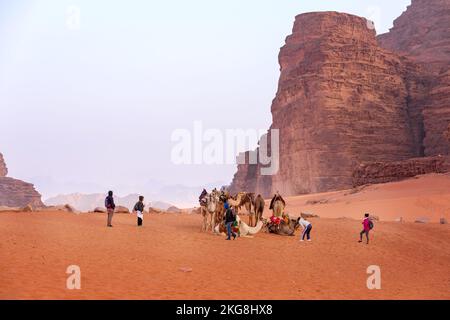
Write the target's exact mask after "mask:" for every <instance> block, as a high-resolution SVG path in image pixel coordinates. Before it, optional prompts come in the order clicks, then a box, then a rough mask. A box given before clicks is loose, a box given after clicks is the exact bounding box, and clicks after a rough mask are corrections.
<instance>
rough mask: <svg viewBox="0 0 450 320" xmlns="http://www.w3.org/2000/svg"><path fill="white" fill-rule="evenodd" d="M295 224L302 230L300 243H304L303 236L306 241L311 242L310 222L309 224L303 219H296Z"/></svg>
mask: <svg viewBox="0 0 450 320" xmlns="http://www.w3.org/2000/svg"><path fill="white" fill-rule="evenodd" d="M297 224H298V225H300V226H301V227H302V228H303V232H302V235H301V238H300V241H305V236H306V238H307V239H308V241H311V235H310V234H311V229H312V224H311V222H309V221H307V220H305V219H303V218H298V220H297Z"/></svg>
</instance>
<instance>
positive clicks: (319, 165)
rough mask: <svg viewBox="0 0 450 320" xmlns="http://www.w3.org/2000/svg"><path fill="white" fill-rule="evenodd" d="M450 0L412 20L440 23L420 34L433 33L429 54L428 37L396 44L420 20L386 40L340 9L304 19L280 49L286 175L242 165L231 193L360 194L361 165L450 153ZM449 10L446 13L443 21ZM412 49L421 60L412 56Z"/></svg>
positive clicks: (277, 117) (277, 109)
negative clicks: (356, 177) (447, 136)
mask: <svg viewBox="0 0 450 320" xmlns="http://www.w3.org/2000/svg"><path fill="white" fill-rule="evenodd" d="M449 1H450V0H446V1H438V0H431V1H429V3H430V5H431V6H435V8H433V9H430V8H429V7H427V6H425V5H424V3H425V2H427V3H428V1H423V0H415V1H413V5H412V6H410V8H409V9H408V11H407V13H405V14H404V15H406V16H408V15H411V16H412V17H414V19H415V21H414V23H417V24H419V25H420V24H421V22H420V19H425V20H427V19H428V17H429V16H432V17H435V20H434V21H435V23H436V24H437V26H438V27H437V28H438V29H440V31H435V30H434V29H433V27H432V25H430V26H428V27H427V28H428V29H427V30H428V32H426V33H425V34H423V35H422V36H421V37H420V38H422V39H424V37H425V38H426V37H427V36H429V39H428V38H426V39H424V41H426V45H424V46H423V50H424V53H423V54H422V53H421V50H419V49H418V47H417V44H418V43H420V39H419V38H417V39H416V40H414V41H412V42H411V43H410V44H408V43H407V42H406V41H400V42H399V44H396V43H397V42H396V40H395V39H396V38H397V37H398V36H396V35H395V33H396V32H397V30H400V31H402V32H404V33H405V34H406V35H408V34H410V33H411V32H412V31H408V30H407V24H408V20H409V19H410V18H402V17H401V18H399V19H398V20H397V21H396V23H395V27H394V28H393V30H392V31H391V34H388V35H383V36H381V37H380V38H379V39H378V41H377V38H376V35H375V32H374V31H373V30H372V29H370V28H368V27H367V25H368V24H367V21H366V20H365V19H364V18H360V17H356V16H353V15H348V14H341V13H336V12H321V13H308V14H302V15H299V16H297V17H296V20H295V24H294V28H293V32H292V35H290V36H289V37H288V38H287V39H286V45H285V46H284V47H283V48H282V49H281V52H280V56H279V61H280V66H281V75H280V80H279V87H278V92H277V95H276V97H275V99H274V101H273V104H272V116H273V124H272V126H271V128H272V129H279V130H280V170H279V172H278V173H277V174H276V175H273V176H261V175H260V168H261V166H260V165H249V164H244V165H239V166H238V171H237V173H236V175H235V177H234V179H233V182H232V184H231V186H230V188H229V189H230V191H232V192H236V191H241V190H246V191H254V192H258V193H262V194H263V195H264V196H269V195H270V194H271V193H273V192H275V191H277V190H278V191H280V192H281V193H282V194H285V195H296V194H303V193H313V192H323V191H329V190H336V189H343V188H350V187H351V186H352V185H353V182H352V180H353V178H352V177H353V173H354V170H355V168H358V166H359V165H360V164H361V163H366V162H393V161H402V160H407V159H410V158H415V157H421V156H424V155H436V154H440V153H442V154H448V142H447V141H445V140H444V135H443V133H444V131H445V129H447V127H448V123H449V122H450V119H449V117H448V116H449V115H450V112H448V110H447V108H449V107H450V104H449V103H448V102H449V100H448V99H449V96H450V95H449V91H448V90H449V86H448V72H443V70H445V64H446V62H449V61H450V59H448V57H446V56H445V54H446V53H447V54H448V53H449V51H448V50H447V49H446V48H447V41H448V33H444V32H442V30H445V28H448V26H449V25H450V22H449V23H448V24H445V23H444V22H445V21H447V22H448V21H450V20H449V18H450V12H449V10H447V9H446V8H447V5H448V3H449ZM440 7H442V8H444V9H445V10H442V11H441V12H440V13H439V14H438V15H436V12H437V11H439V8H440ZM411 10H413V11H414V12H413V13H411ZM410 23H411V21H410ZM426 23H429V21H427V22H426ZM405 30H406V31H405ZM397 33H401V32H397ZM379 43H380V44H381V45H380V44H379ZM432 44H434V47H435V48H436V47H439V44H440V45H442V48H443V49H442V50H437V51H436V55H435V56H434V57H433V56H431V51H429V50H428V46H430V45H432ZM382 46H383V47H384V48H382ZM412 48H413V49H414V54H413V55H411V56H406V55H404V53H403V50H405V51H408V50H412ZM393 51H396V52H393ZM425 51H426V52H425ZM420 59H423V61H424V62H425V61H426V62H427V63H428V64H429V65H426V64H425V63H421V62H420V61H419V60H420ZM437 69H439V71H436V70H437ZM247 156H248V154H247Z"/></svg>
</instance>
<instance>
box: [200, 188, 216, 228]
mask: <svg viewBox="0 0 450 320" xmlns="http://www.w3.org/2000/svg"><path fill="white" fill-rule="evenodd" d="M218 203H219V197H218V194H217V192H216V191H215V190H213V191H212V192H211V193H209V194H207V195H206V205H205V206H202V207H201V208H202V216H203V224H202V231H207V230H208V228H209V227H211V231H212V232H214V227H215V226H216V209H217V206H218ZM208 215H209V217H210V218H209V221H210V222H209V223H208Z"/></svg>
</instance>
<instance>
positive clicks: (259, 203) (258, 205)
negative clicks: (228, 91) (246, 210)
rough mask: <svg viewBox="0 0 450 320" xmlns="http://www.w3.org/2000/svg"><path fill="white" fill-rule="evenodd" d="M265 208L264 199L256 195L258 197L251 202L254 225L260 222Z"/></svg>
mask: <svg viewBox="0 0 450 320" xmlns="http://www.w3.org/2000/svg"><path fill="white" fill-rule="evenodd" d="M265 206H266V203H265V201H264V198H263V197H262V196H261V195H260V194H258V196H257V197H256V198H255V201H254V202H253V208H254V209H255V218H256V224H258V222H259V221H261V220H262V216H263V213H264V207H265ZM256 224H255V225H256Z"/></svg>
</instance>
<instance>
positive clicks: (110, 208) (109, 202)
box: [105, 191, 116, 227]
mask: <svg viewBox="0 0 450 320" xmlns="http://www.w3.org/2000/svg"><path fill="white" fill-rule="evenodd" d="M105 207H106V211H107V212H108V221H107V226H108V227H112V218H113V215H114V209H116V204H115V203H114V197H113V192H112V191H109V192H108V196H107V197H106V199H105Z"/></svg>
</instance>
